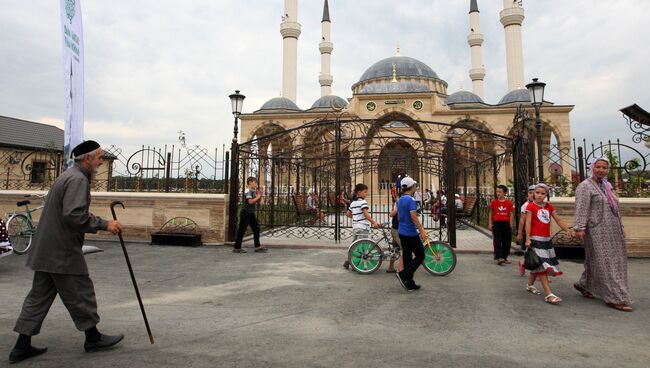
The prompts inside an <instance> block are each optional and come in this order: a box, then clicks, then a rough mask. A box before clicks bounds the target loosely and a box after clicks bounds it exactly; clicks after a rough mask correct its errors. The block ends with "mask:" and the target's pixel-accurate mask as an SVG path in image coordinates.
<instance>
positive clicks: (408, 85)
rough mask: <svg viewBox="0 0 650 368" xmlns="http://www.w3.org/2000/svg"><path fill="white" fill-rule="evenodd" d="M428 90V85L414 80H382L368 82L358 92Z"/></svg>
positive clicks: (411, 91)
mask: <svg viewBox="0 0 650 368" xmlns="http://www.w3.org/2000/svg"><path fill="white" fill-rule="evenodd" d="M417 92H429V87H428V86H425V85H424V84H420V83H415V82H383V83H373V84H369V85H367V86H365V87H363V89H362V90H361V91H360V92H359V94H374V93H417Z"/></svg>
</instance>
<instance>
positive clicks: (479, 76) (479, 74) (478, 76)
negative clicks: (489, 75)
mask: <svg viewBox="0 0 650 368" xmlns="http://www.w3.org/2000/svg"><path fill="white" fill-rule="evenodd" d="M469 77H470V78H471V79H472V80H483V78H485V68H472V69H470V70H469Z"/></svg>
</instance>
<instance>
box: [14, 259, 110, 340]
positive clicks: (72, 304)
mask: <svg viewBox="0 0 650 368" xmlns="http://www.w3.org/2000/svg"><path fill="white" fill-rule="evenodd" d="M57 294H58V295H59V297H60V298H61V301H62V302H63V305H65V307H66V308H67V309H68V312H69V313H70V316H71V317H72V320H73V321H74V324H75V326H76V327H77V329H78V330H79V331H85V330H87V329H89V328H91V327H94V326H95V325H97V323H99V315H98V314H97V300H96V299H95V287H94V286H93V282H92V280H91V279H90V277H88V275H61V274H56V273H48V272H41V271H36V272H34V281H33V282H32V290H30V292H29V294H27V297H26V298H25V302H24V303H23V309H22V311H21V312H20V317H18V320H17V321H16V326H15V327H14V331H16V332H18V333H20V334H23V335H27V336H34V335H38V333H39V332H41V325H43V321H44V320H45V316H47V312H49V310H50V306H52V302H54V299H55V298H56V295H57Z"/></svg>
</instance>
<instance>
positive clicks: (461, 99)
mask: <svg viewBox="0 0 650 368" xmlns="http://www.w3.org/2000/svg"><path fill="white" fill-rule="evenodd" d="M461 103H485V102H483V100H482V99H481V98H480V97H479V96H477V95H475V94H474V93H472V92H469V91H458V92H456V93H452V94H451V95H449V97H447V105H453V104H461Z"/></svg>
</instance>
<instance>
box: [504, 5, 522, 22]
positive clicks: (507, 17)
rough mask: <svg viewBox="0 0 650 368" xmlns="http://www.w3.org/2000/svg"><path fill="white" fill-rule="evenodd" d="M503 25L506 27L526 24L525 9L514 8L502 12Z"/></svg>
mask: <svg viewBox="0 0 650 368" xmlns="http://www.w3.org/2000/svg"><path fill="white" fill-rule="evenodd" d="M499 15H500V16H501V24H503V26H504V27H507V26H511V25H518V26H520V25H521V24H522V23H523V22H524V8H520V7H514V8H506V9H503V10H501V12H500V13H499Z"/></svg>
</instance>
